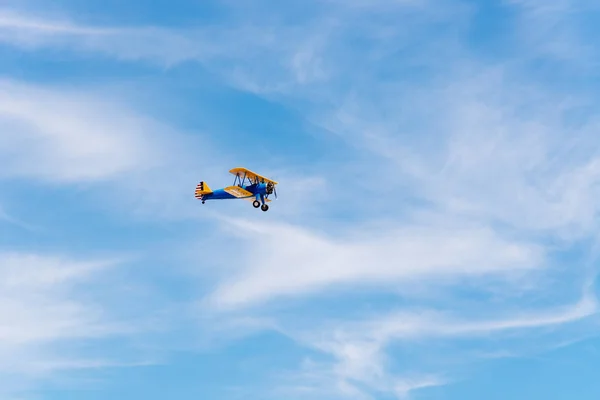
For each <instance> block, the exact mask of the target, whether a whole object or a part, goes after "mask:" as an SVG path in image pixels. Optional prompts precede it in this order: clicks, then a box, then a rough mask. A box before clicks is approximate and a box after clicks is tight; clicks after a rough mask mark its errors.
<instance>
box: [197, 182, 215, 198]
mask: <svg viewBox="0 0 600 400" xmlns="http://www.w3.org/2000/svg"><path fill="white" fill-rule="evenodd" d="M209 193H212V190H211V189H210V187H208V185H207V184H206V183H205V182H204V181H202V182H200V183H199V184H197V185H196V192H195V195H196V198H197V199H201V198H202V196H203V195H205V194H209Z"/></svg>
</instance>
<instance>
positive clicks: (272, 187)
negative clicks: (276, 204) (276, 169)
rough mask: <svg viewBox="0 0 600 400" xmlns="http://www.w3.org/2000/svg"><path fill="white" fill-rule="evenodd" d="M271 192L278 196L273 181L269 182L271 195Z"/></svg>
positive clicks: (268, 191) (268, 189) (268, 188)
mask: <svg viewBox="0 0 600 400" xmlns="http://www.w3.org/2000/svg"><path fill="white" fill-rule="evenodd" d="M271 193H273V194H274V195H275V198H277V189H276V187H275V184H274V183H273V182H269V183H267V195H270V194H271Z"/></svg>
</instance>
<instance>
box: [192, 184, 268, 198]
mask: <svg viewBox="0 0 600 400" xmlns="http://www.w3.org/2000/svg"><path fill="white" fill-rule="evenodd" d="M242 188H244V189H246V190H247V191H249V192H250V193H252V196H248V197H257V198H259V197H260V195H266V194H267V185H266V184H264V183H259V184H252V185H243V186H242ZM238 198H239V197H235V196H234V195H232V194H230V193H227V192H226V191H225V190H224V189H217V190H215V191H214V192H212V193H207V194H205V195H203V196H202V200H225V199H238Z"/></svg>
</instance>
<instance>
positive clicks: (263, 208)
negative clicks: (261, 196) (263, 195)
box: [260, 204, 269, 211]
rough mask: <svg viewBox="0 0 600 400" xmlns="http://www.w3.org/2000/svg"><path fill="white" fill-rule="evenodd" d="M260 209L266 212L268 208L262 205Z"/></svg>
mask: <svg viewBox="0 0 600 400" xmlns="http://www.w3.org/2000/svg"><path fill="white" fill-rule="evenodd" d="M260 209H261V210H263V211H267V210H268V209H269V206H268V205H267V204H263V205H262V206H261V207H260Z"/></svg>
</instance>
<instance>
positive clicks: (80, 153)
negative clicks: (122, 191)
mask: <svg viewBox="0 0 600 400" xmlns="http://www.w3.org/2000/svg"><path fill="white" fill-rule="evenodd" d="M0 119H1V121H2V125H3V126H4V133H3V135H2V137H1V138H0V141H1V143H2V150H0V157H1V159H2V163H3V165H4V168H3V171H2V173H1V174H2V176H3V177H4V178H15V177H21V178H33V179H39V180H41V181H45V182H55V183H60V182H81V181H96V180H100V181H102V180H105V179H107V178H114V177H115V176H118V175H119V174H126V173H129V172H131V171H135V170H139V169H149V168H151V167H153V166H155V165H156V164H155V163H157V162H160V155H159V154H158V151H157V150H156V148H157V147H158V146H156V147H154V146H153V143H152V139H153V133H152V131H154V133H155V134H156V128H154V127H152V126H151V123H150V122H149V121H148V120H145V119H144V118H143V117H142V116H137V115H135V114H134V113H127V112H124V111H123V110H122V109H120V108H119V106H118V105H116V103H114V102H111V101H110V99H106V100H104V99H102V98H95V97H94V96H93V95H91V96H90V95H86V94H84V92H83V91H81V92H77V91H73V90H72V89H69V88H66V87H63V88H61V89H60V90H59V89H53V88H49V87H48V88H46V87H43V86H36V85H30V84H26V83H22V82H17V81H11V80H6V79H5V80H3V81H2V82H0ZM154 138H156V136H155V137H154Z"/></svg>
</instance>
